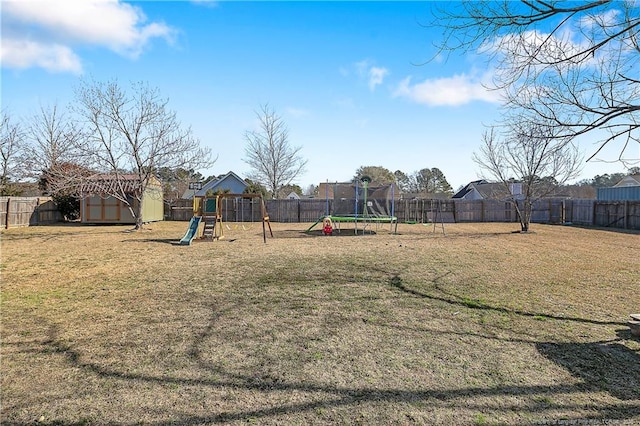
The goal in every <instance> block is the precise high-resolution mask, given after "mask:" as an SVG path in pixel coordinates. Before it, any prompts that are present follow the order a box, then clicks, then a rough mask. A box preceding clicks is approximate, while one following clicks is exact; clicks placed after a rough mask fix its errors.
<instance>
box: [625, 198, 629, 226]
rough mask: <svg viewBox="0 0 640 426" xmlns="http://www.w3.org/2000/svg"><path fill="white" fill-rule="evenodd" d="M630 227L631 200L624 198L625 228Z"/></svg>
mask: <svg viewBox="0 0 640 426" xmlns="http://www.w3.org/2000/svg"><path fill="white" fill-rule="evenodd" d="M628 227H629V201H627V200H624V229H628Z"/></svg>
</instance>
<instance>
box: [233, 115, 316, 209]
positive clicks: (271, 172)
mask: <svg viewBox="0 0 640 426" xmlns="http://www.w3.org/2000/svg"><path fill="white" fill-rule="evenodd" d="M256 117H257V118H258V130H249V131H246V132H245V140H246V142H247V145H246V146H245V155H246V159H245V160H244V161H245V163H247V164H248V165H249V166H251V168H252V172H251V176H250V178H251V179H252V180H254V181H257V182H259V183H261V184H263V185H264V186H266V188H267V190H268V191H269V192H271V194H272V196H273V198H278V197H279V195H280V194H279V192H280V189H281V188H282V187H283V186H285V185H289V184H291V183H292V182H293V181H294V180H295V179H296V178H298V177H299V176H300V175H301V174H302V173H304V171H305V167H306V165H307V160H305V159H304V158H302V156H301V155H300V151H301V149H302V147H300V146H298V147H294V146H292V145H291V144H290V143H289V129H288V128H287V126H286V124H285V122H284V120H283V119H282V117H280V116H279V115H278V114H276V112H275V111H274V110H273V108H271V107H269V105H268V104H265V105H261V106H260V109H259V110H258V111H256Z"/></svg>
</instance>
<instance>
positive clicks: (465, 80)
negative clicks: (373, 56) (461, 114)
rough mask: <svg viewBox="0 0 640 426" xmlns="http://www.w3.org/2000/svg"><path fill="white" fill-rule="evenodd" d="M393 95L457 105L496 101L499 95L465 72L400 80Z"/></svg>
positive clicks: (431, 102)
mask: <svg viewBox="0 0 640 426" xmlns="http://www.w3.org/2000/svg"><path fill="white" fill-rule="evenodd" d="M394 96H397V97H403V98H407V99H410V100H412V101H414V102H416V103H419V104H424V105H429V106H458V105H464V104H467V103H470V102H473V101H484V102H491V103H497V102H499V101H500V95H499V93H498V92H496V91H491V90H489V89H487V88H486V87H485V86H484V85H483V84H482V82H481V81H480V80H478V79H475V78H472V77H470V76H468V75H465V74H460V75H455V76H453V77H445V78H435V79H427V80H424V81H423V82H420V83H415V84H412V83H411V77H407V78H405V79H404V80H402V81H401V82H400V84H399V85H398V87H397V88H396V90H395V92H394Z"/></svg>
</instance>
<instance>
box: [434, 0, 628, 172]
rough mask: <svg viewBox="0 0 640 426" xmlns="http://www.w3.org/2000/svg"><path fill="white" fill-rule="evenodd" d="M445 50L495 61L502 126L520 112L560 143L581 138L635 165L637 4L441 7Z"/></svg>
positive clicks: (509, 3) (524, 3)
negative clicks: (502, 104) (502, 99)
mask: <svg viewBox="0 0 640 426" xmlns="http://www.w3.org/2000/svg"><path fill="white" fill-rule="evenodd" d="M435 8H436V14H435V15H436V20H435V23H436V25H440V26H443V27H444V32H445V34H444V40H443V43H442V44H441V45H440V47H441V49H442V50H443V51H449V52H450V51H453V50H462V51H464V52H474V53H475V52H478V51H480V52H483V53H488V54H490V55H492V58H493V59H494V63H495V64H496V66H497V72H496V79H495V87H496V88H498V89H504V92H503V93H504V94H505V99H506V101H507V109H506V111H507V112H508V113H507V114H506V115H505V118H506V121H507V122H509V121H512V119H513V117H514V116H516V115H518V114H520V113H521V112H522V111H527V112H528V113H531V114H530V115H529V119H530V121H532V124H534V125H542V126H548V125H553V126H555V127H556V129H557V131H555V132H554V135H553V137H556V138H559V139H560V140H562V139H564V138H567V137H575V136H579V135H583V134H586V133H592V134H595V136H596V137H597V138H598V139H599V141H600V142H599V144H598V145H597V147H596V148H595V150H594V152H593V153H592V154H591V155H590V157H589V159H592V158H595V157H596V156H599V155H600V154H601V151H602V150H603V148H604V147H605V146H607V145H609V144H611V143H614V141H615V143H617V144H619V145H616V149H615V151H616V152H618V154H617V158H611V157H609V155H610V154H609V155H607V156H606V157H605V158H604V159H605V160H607V159H608V160H615V161H622V162H623V163H624V164H625V165H626V166H629V165H631V164H634V163H636V164H637V162H638V161H640V158H639V157H640V156H639V155H638V152H640V151H639V149H638V145H639V144H640V134H639V132H640V44H639V40H640V6H639V5H638V2H637V1H634V0H627V1H607V0H597V1H595V0H594V1H587V2H571V1H554V0H552V1H535V0H534V1H530V0H527V1H520V2H516V1H463V2H459V3H455V4H453V5H452V4H449V3H446V4H445V3H439V4H437V5H436V6H435Z"/></svg>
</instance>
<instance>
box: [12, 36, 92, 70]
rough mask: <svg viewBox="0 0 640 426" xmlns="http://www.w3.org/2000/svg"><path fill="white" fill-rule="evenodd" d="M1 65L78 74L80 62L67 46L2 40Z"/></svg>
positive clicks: (80, 66) (80, 68)
mask: <svg viewBox="0 0 640 426" xmlns="http://www.w3.org/2000/svg"><path fill="white" fill-rule="evenodd" d="M0 61H1V62H2V66H4V67H8V68H18V69H24V68H30V67H33V66H36V67H40V68H44V69H46V70H47V71H50V72H72V73H74V74H80V73H81V72H82V64H81V63H80V58H78V55H76V54H75V53H73V51H72V50H71V49H69V48H68V47H67V46H62V45H59V44H44V43H37V42H33V41H27V40H2V51H1V54H0Z"/></svg>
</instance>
